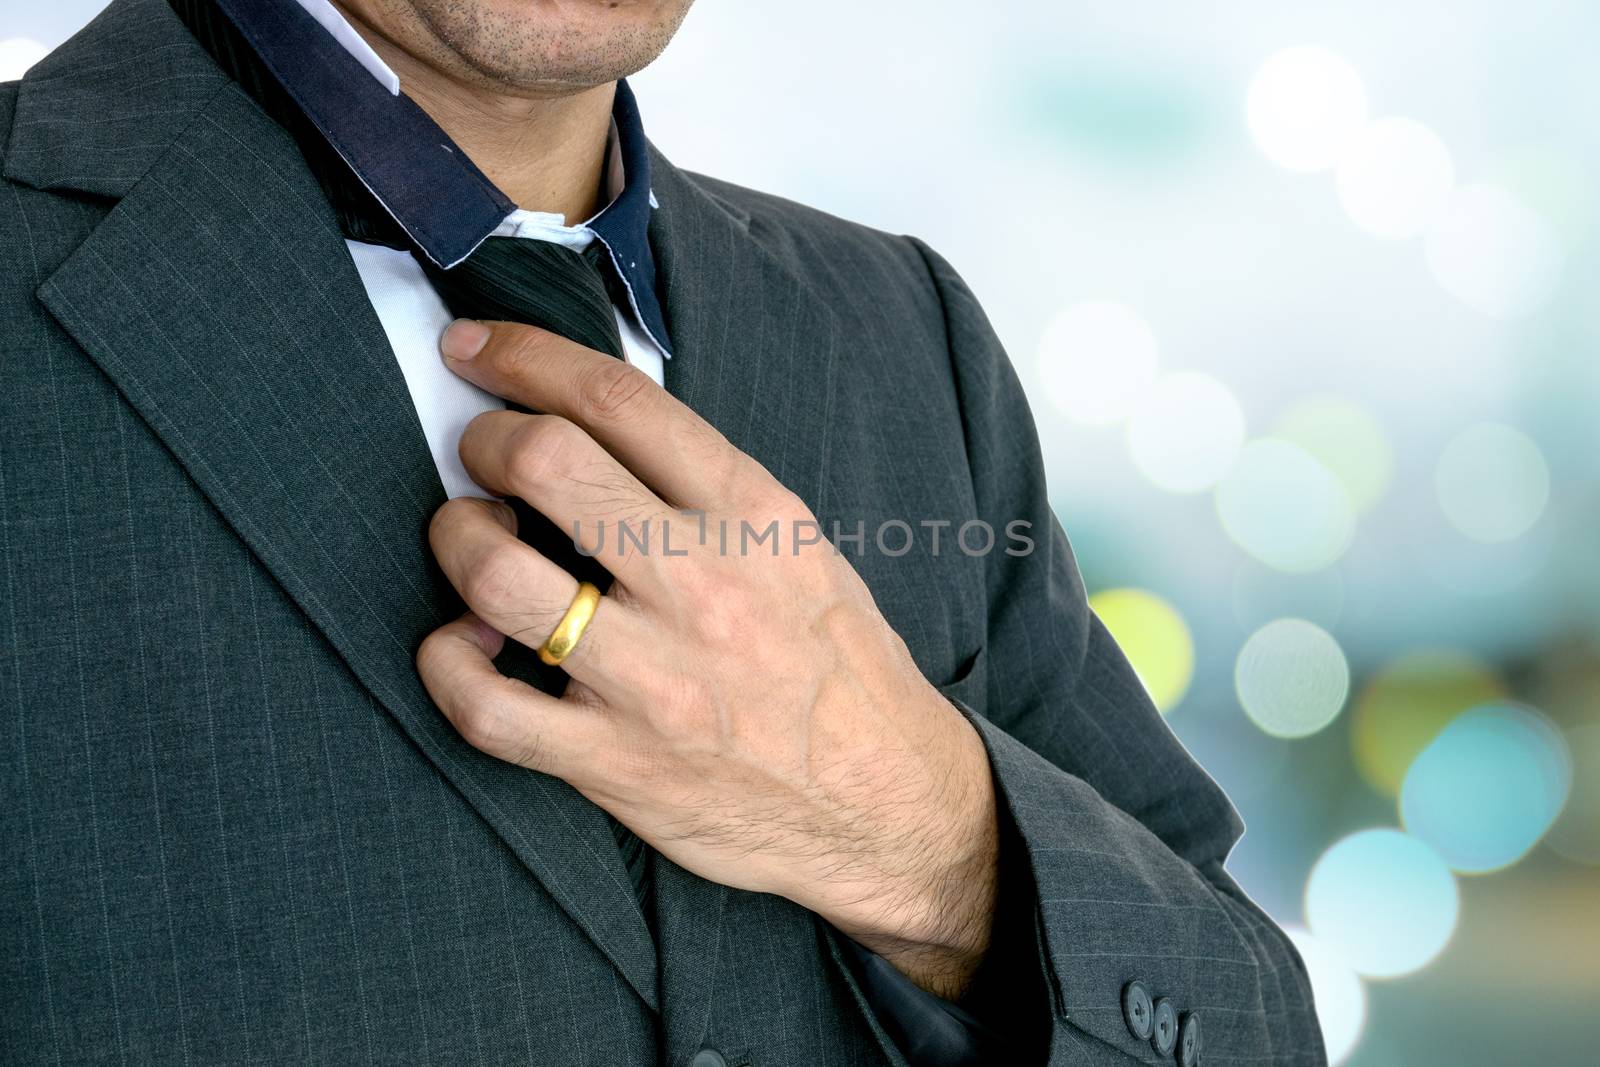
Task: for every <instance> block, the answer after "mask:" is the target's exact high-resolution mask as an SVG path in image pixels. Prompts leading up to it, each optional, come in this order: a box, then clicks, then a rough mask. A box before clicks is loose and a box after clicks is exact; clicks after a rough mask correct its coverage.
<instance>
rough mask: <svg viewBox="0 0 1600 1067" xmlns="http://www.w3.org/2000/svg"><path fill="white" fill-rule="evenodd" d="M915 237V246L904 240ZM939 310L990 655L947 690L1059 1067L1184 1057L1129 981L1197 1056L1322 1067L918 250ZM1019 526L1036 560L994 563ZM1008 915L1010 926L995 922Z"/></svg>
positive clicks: (1248, 904) (1225, 807) (1286, 966)
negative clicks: (1170, 1045) (1150, 1019)
mask: <svg viewBox="0 0 1600 1067" xmlns="http://www.w3.org/2000/svg"><path fill="white" fill-rule="evenodd" d="M914 243H916V242H914ZM916 246H917V249H918V251H919V252H920V253H921V254H922V256H923V259H924V261H925V262H926V264H927V267H928V270H929V272H930V274H931V276H932V278H933V282H934V285H935V287H936V288H937V290H938V292H939V296H940V299H941V301H942V304H943V307H944V312H945V326H946V332H947V336H948V339H949V347H950V353H951V360H952V363H953V368H954V374H955V379H956V383H957V388H958V390H959V395H960V401H961V409H962V413H963V422H964V432H965V434H966V447H967V453H968V460H969V464H970V468H971V471H972V480H973V488H974V492H975V494H976V499H977V501H978V509H979V514H980V515H981V516H982V517H983V518H984V519H985V520H986V521H987V522H989V523H990V524H991V525H992V526H993V527H994V528H995V531H996V534H997V548H996V550H995V551H994V552H992V553H991V554H990V555H989V556H988V563H987V568H988V569H987V574H986V582H987V611H988V622H987V642H986V644H985V646H984V648H983V650H982V651H981V652H980V653H979V654H978V656H977V658H976V659H975V660H974V661H973V663H972V669H971V671H970V672H969V673H968V674H967V675H966V676H965V677H964V678H962V679H960V680H958V681H957V682H956V683H955V684H953V685H952V686H949V687H947V690H946V695H947V696H949V697H951V698H952V699H953V700H955V701H956V702H957V703H958V704H959V705H962V706H963V707H964V708H965V709H966V710H967V711H968V714H969V716H970V718H971V719H972V720H973V722H974V724H975V725H976V726H977V728H978V730H979V732H980V734H981V735H982V737H983V740H984V743H985V745H986V747H987V750H988V753H989V758H990V761H991V763H992V766H993V770H994V776H995V782H996V786H997V792H998V794H999V799H1000V802H1001V803H1002V805H1003V806H1004V808H1005V811H1006V814H1007V815H1008V817H1009V820H1010V821H1011V822H1012V823H1013V824H1014V826H1015V828H1016V830H1017V832H1018V835H1019V838H1020V842H1021V845H1022V851H1023V852H1024V854H1025V858H1026V863H1024V864H1019V865H1017V866H1019V867H1020V868H1021V870H1022V872H1023V873H1022V874H1021V875H1019V876H1018V877H1019V878H1021V879H1022V880H1023V881H1025V882H1028V883H1030V884H1028V885H1026V886H1025V887H1024V888H1025V889H1026V890H1027V891H1026V892H1025V893H1023V894H1021V895H1020V896H1019V895H1016V894H1013V895H1012V896H1011V898H1010V899H1011V900H1013V901H1017V900H1019V899H1020V900H1021V901H1022V903H1023V905H1024V906H1031V908H1032V910H1033V912H1034V914H1033V923H1034V926H1035V932H1036V936H1037V944H1038V960H1039V963H1040V967H1041V968H1042V970H1043V972H1044V974H1043V980H1044V983H1045V985H1046V986H1047V987H1048V988H1047V993H1046V995H1045V996H1042V997H1041V998H1040V999H1039V1001H1038V1003H1041V1004H1042V1005H1043V1006H1042V1007H1040V1008H1039V1009H1038V1010H1039V1011H1040V1012H1041V1013H1048V1015H1049V1018H1048V1019H1047V1020H1038V1025H1039V1026H1040V1028H1041V1029H1047V1030H1048V1045H1049V1048H1050V1053H1049V1061H1048V1062H1050V1063H1052V1064H1056V1063H1061V1064H1065V1063H1069V1062H1071V1063H1083V1062H1094V1063H1099V1062H1109V1063H1120V1062H1128V1061H1141V1062H1149V1063H1153V1062H1167V1063H1171V1062H1178V1057H1177V1056H1176V1054H1175V1053H1174V1054H1169V1055H1168V1056H1165V1057H1158V1056H1157V1055H1156V1053H1155V1051H1154V1050H1153V1048H1152V1046H1151V1043H1150V1041H1149V1040H1142V1039H1139V1038H1137V1037H1135V1036H1134V1034H1133V1033H1132V1030H1131V1028H1130V1026H1129V1025H1128V1023H1127V1022H1126V1021H1125V1019H1124V1013H1123V1007H1122V992H1123V989H1124V988H1125V986H1126V985H1127V983H1129V982H1130V981H1134V980H1137V981H1139V982H1141V983H1142V984H1143V985H1144V986H1145V987H1146V989H1147V990H1148V991H1149V993H1150V995H1151V996H1152V997H1156V998H1161V997H1165V998H1168V999H1170V1001H1171V1002H1172V1005H1173V1007H1175V1008H1176V1009H1177V1011H1178V1012H1180V1013H1193V1014H1195V1015H1196V1016H1198V1017H1199V1019H1200V1020H1201V1023H1200V1026H1199V1028H1198V1030H1199V1033H1200V1035H1201V1040H1202V1047H1203V1050H1204V1061H1206V1062H1211V1063H1235V1062H1252V1063H1254V1062H1267V1061H1271V1062H1277V1063H1306V1064H1315V1063H1323V1062H1325V1058H1326V1057H1325V1053H1324V1051H1323V1047H1322V1040H1321V1037H1320V1034H1319V1031H1318V1027H1317V1022H1316V1018H1315V1014H1314V1011H1313V1007H1312V1000H1311V991H1310V987H1309V984H1308V982H1307V978H1306V973H1305V969H1304V966H1303V964H1302V963H1301V961H1300V959H1299V956H1298V955H1297V954H1296V952H1295V950H1294V948H1293V947H1292V945H1291V944H1290V942H1289V940H1288V938H1287V937H1286V936H1285V935H1284V933H1283V932H1282V931H1281V930H1279V929H1278V928H1277V927H1276V926H1275V925H1274V924H1273V922H1272V921H1271V920H1270V919H1268V918H1267V917H1266V915H1265V914H1263V913H1262V911H1261V910H1260V909H1259V908H1258V907H1257V906H1256V905H1255V904H1254V903H1253V902H1252V901H1251V900H1250V899H1249V898H1248V897H1247V896H1246V895H1245V894H1244V893H1243V892H1242V891H1241V890H1240V889H1239V887H1238V886H1237V885H1236V884H1235V883H1234V881H1233V880H1232V878H1230V877H1229V876H1228V874H1227V873H1226V871H1224V869H1223V862H1224V860H1226V859H1227V856H1228V853H1229V851H1230V850H1231V849H1232V847H1233V845H1234V843H1235V842H1236V841H1237V840H1238V838H1239V836H1240V834H1241V833H1242V832H1243V825H1242V824H1241V822H1240V821H1239V817H1238V815H1237V814H1236V813H1235V811H1234V809H1233V807H1232V805H1231V804H1230V803H1229V801H1228V799H1227V798H1226V797H1225V796H1224V795H1223V793H1222V791H1221V789H1219V788H1218V786H1217V785H1216V783H1215V782H1213V781H1212V780H1211V778H1210V777H1209V776H1207V775H1206V773H1205V772H1204V771H1203V770H1201V769H1200V767H1199V766H1198V765H1197V764H1196V763H1195V762H1194V760H1193V759H1191V758H1190V756H1189V754H1188V753H1187V752H1186V751H1185V750H1184V748H1183V746H1182V745H1181V744H1180V743H1179V742H1178V740H1177V738H1176V737H1174V736H1173V734H1172V733H1171V731H1170V730H1169V729H1168V728H1167V726H1166V724H1165V723H1164V722H1163V721H1162V719H1161V716H1160V714H1159V713H1158V712H1157V710H1156V708H1155V707H1154V705H1153V704H1152V703H1151V701H1150V699H1149V697H1148V696H1147V694H1146V693H1145V690H1144V688H1143V686H1142V685H1141V684H1140V682H1139V680H1138V678H1137V677H1136V676H1135V674H1134V673H1133V671H1132V669H1131V668H1130V667H1129V665H1128V662H1127V660H1126V658H1125V657H1124V656H1123V655H1122V653H1121V651H1120V650H1119V649H1118V648H1117V646H1116V644H1115V643H1114V642H1113V641H1112V639H1111V637H1110V635H1109V634H1108V633H1107V631H1106V630H1105V628H1104V627H1103V626H1102V625H1101V624H1100V622H1099V620H1098V619H1096V618H1095V616H1094V615H1093V613H1092V612H1091V611H1090V610H1089V607H1088V603H1087V601H1086V598H1085V592H1084V587H1083V582H1082V579H1081V578H1080V577H1079V574H1078V568H1077V565H1076V563H1075V562H1074V560H1073V556H1072V551H1071V549H1070V548H1069V546H1068V544H1067V538H1066V535H1065V534H1064V533H1063V532H1062V530H1061V527H1060V525H1059V524H1058V523H1057V522H1056V520H1055V518H1054V516H1053V513H1052V511H1051V508H1050V504H1049V499H1048V496H1047V493H1046V489H1045V478H1044V464H1043V459H1042V457H1041V455H1040V450H1039V444H1038V439H1037V435H1036V432H1035V430H1034V426H1033V420H1032V417H1031V415H1030V414H1029V411H1028V407H1027V402H1026V399H1025V397H1024V396H1023V392H1022V388H1021V385H1020V383H1019V382H1018V380H1017V377H1016V374H1015V372H1014V371H1013V369H1012V367H1011V364H1010V361H1009V360H1008V359H1007V357H1006V354H1005V352H1004V350H1003V349H1002V347H1001V345H1000V342H999V340H998V338H997V337H996V336H995V334H994V331H993V330H992V328H991V327H990V326H989V323H988V320H987V319H986V317H985V316H984V314H983V311H982V310H981V308H980V307H979V306H978V302H977V300H976V298H975V297H974V296H973V294H972V292H971V291H970V290H969V289H968V288H967V286H966V285H965V284H964V283H963V282H962V280H961V279H960V278H959V277H958V276H957V274H956V273H955V271H954V270H953V269H952V268H951V267H950V265H949V264H948V263H946V262H945V261H944V260H943V259H941V258H940V257H939V256H938V255H937V254H936V253H934V252H932V251H931V250H930V249H928V248H926V247H925V246H923V245H921V244H920V243H916ZM1015 520H1022V521H1025V522H1027V523H1029V524H1030V528H1029V530H1028V536H1030V537H1031V538H1032V539H1033V541H1034V547H1033V550H1032V552H1031V553H1029V554H1027V555H1010V554H1007V553H1006V552H1005V551H1002V550H1001V546H1004V545H1005V544H1006V543H1007V542H1006V538H1005V529H1006V527H1007V525H1008V524H1009V523H1012V522H1013V521H1015ZM1004 918H1005V917H1002V921H1003V920H1004Z"/></svg>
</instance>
